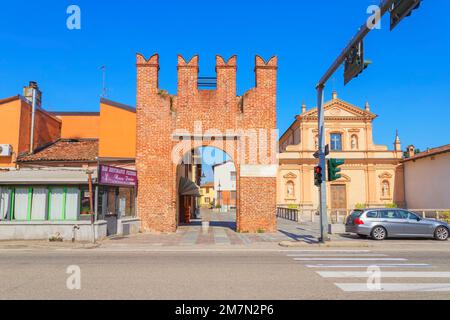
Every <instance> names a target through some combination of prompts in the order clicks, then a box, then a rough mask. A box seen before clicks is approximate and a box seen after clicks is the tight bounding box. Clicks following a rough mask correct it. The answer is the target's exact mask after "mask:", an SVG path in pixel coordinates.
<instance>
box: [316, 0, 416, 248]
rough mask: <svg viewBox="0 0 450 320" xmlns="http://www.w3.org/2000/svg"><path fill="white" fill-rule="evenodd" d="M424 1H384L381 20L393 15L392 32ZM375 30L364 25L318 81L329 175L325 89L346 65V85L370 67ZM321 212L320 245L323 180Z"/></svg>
mask: <svg viewBox="0 0 450 320" xmlns="http://www.w3.org/2000/svg"><path fill="white" fill-rule="evenodd" d="M420 3H421V0H383V1H382V2H381V3H380V5H379V9H380V12H379V15H378V18H379V19H381V18H382V17H383V16H384V14H385V13H386V12H388V11H390V12H391V30H392V29H394V28H395V27H396V26H397V25H398V23H399V22H400V21H401V20H402V19H403V18H405V17H407V16H409V15H411V12H412V11H413V10H414V9H417V8H418V7H419V6H420ZM376 20H377V18H374V21H373V23H372V25H373V26H375V25H376V24H377V23H378V22H379V21H376ZM372 29H373V27H372V28H371V27H370V26H369V23H368V22H365V23H364V24H363V25H362V26H361V27H360V28H359V31H358V33H357V34H356V35H355V36H354V37H353V39H352V40H351V41H350V43H349V44H348V45H347V46H346V47H345V49H344V50H343V51H342V52H341V54H340V55H339V56H338V58H337V59H336V60H335V61H334V62H333V64H332V65H331V67H330V68H329V69H328V70H327V72H325V74H324V75H323V76H322V78H321V79H320V80H319V82H318V84H317V86H316V90H317V110H318V127H319V152H318V156H319V167H320V168H321V169H322V171H323V172H326V170H325V168H326V153H325V116H324V107H323V102H324V100H323V99H324V88H325V85H326V83H327V81H328V80H329V79H330V78H331V77H332V76H333V74H334V73H335V72H336V71H337V69H338V68H339V67H340V66H341V65H342V64H343V63H345V72H344V79H345V80H344V81H345V84H347V83H348V82H350V80H352V79H353V78H355V77H357V76H358V75H359V74H360V73H361V72H363V71H364V69H365V68H366V67H367V66H368V64H369V63H370V62H369V61H365V60H364V46H363V40H364V38H365V36H366V35H368V34H369V32H370V31H371V30H372ZM319 206H320V207H319V211H320V233H321V237H320V242H325V241H329V240H330V238H329V232H328V214H327V211H328V210H327V193H326V178H323V179H322V183H321V184H320V186H319Z"/></svg>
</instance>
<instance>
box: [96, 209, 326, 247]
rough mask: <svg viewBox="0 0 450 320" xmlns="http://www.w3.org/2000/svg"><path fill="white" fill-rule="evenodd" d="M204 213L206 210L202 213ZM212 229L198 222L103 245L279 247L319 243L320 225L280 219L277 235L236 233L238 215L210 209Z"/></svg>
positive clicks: (114, 239)
mask: <svg viewBox="0 0 450 320" xmlns="http://www.w3.org/2000/svg"><path fill="white" fill-rule="evenodd" d="M203 214H205V211H203ZM206 214H209V215H210V217H211V218H210V228H209V230H208V231H207V232H204V231H203V230H202V226H201V224H202V219H201V217H200V219H196V220H193V221H192V222H191V224H189V225H183V226H180V227H179V228H178V230H177V232H176V233H174V234H154V233H144V234H139V235H133V236H130V237H118V238H112V239H109V240H106V241H103V242H102V246H113V247H125V246H127V245H129V244H133V245H149V246H195V245H217V246H227V245H241V246H242V245H244V246H246V245H255V244H268V243H273V244H278V243H280V242H281V241H303V242H307V243H317V238H318V236H319V225H318V224H317V223H316V224H309V225H308V224H299V223H296V222H292V221H287V220H284V219H278V231H277V232H276V233H257V234H250V233H238V232H236V231H235V230H236V222H235V221H236V213H235V212H222V213H221V212H217V211H211V210H209V211H208V212H206Z"/></svg>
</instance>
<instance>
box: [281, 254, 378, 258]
mask: <svg viewBox="0 0 450 320" xmlns="http://www.w3.org/2000/svg"><path fill="white" fill-rule="evenodd" d="M287 256H288V257H367V258H369V257H387V255H385V254H367V253H365V254H339V253H337V254H334V253H327V254H308V253H307V254H288V255H287Z"/></svg>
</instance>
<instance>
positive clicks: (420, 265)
mask: <svg viewBox="0 0 450 320" xmlns="http://www.w3.org/2000/svg"><path fill="white" fill-rule="evenodd" d="M372 266H377V267H380V268H431V265H429V264H425V263H416V264H413V263H398V264H389V263H381V264H380V263H377V264H308V265H306V266H305V267H307V268H369V267H372Z"/></svg>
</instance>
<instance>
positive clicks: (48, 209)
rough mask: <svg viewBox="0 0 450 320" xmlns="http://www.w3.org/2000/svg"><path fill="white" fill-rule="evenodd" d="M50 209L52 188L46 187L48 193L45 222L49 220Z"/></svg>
mask: <svg viewBox="0 0 450 320" xmlns="http://www.w3.org/2000/svg"><path fill="white" fill-rule="evenodd" d="M51 207H52V188H51V187H48V193H47V220H50V210H51Z"/></svg>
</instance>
